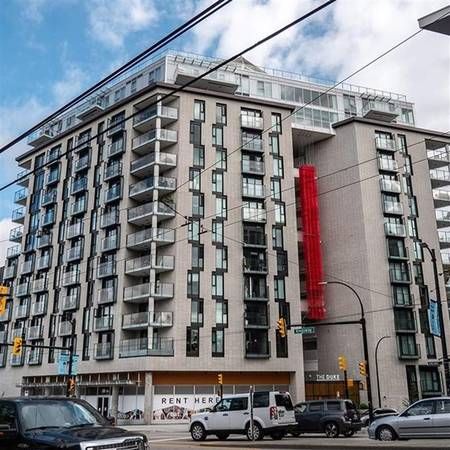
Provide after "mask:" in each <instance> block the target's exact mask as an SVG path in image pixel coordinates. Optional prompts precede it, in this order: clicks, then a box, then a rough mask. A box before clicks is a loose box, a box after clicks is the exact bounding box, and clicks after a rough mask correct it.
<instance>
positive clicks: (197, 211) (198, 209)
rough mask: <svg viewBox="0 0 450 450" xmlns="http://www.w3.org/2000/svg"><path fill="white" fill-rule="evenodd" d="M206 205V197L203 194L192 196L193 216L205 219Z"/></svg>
mask: <svg viewBox="0 0 450 450" xmlns="http://www.w3.org/2000/svg"><path fill="white" fill-rule="evenodd" d="M204 203H205V197H204V195H203V194H199V193H194V194H192V215H193V216H201V217H203V214H204Z"/></svg>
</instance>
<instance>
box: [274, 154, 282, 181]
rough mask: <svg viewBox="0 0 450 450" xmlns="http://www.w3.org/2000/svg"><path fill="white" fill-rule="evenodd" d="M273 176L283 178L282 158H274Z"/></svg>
mask: <svg viewBox="0 0 450 450" xmlns="http://www.w3.org/2000/svg"><path fill="white" fill-rule="evenodd" d="M273 174H274V176H276V177H283V176H284V171H283V158H282V157H281V156H276V157H275V156H274V157H273Z"/></svg>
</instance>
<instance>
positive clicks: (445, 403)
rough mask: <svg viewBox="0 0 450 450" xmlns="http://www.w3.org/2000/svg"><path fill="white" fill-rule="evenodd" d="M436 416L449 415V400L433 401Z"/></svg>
mask: <svg viewBox="0 0 450 450" xmlns="http://www.w3.org/2000/svg"><path fill="white" fill-rule="evenodd" d="M435 402H436V414H450V400H435Z"/></svg>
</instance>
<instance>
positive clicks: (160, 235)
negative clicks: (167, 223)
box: [127, 228, 175, 248]
mask: <svg viewBox="0 0 450 450" xmlns="http://www.w3.org/2000/svg"><path fill="white" fill-rule="evenodd" d="M174 241H175V230H172V229H170V228H145V229H144V230H140V231H137V232H136V233H133V234H129V235H128V236H127V247H128V248H139V247H142V248H146V247H148V246H149V245H150V244H151V243H152V242H156V243H159V244H171V243H173V242H174Z"/></svg>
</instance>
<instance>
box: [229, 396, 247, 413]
mask: <svg viewBox="0 0 450 450" xmlns="http://www.w3.org/2000/svg"><path fill="white" fill-rule="evenodd" d="M247 408H248V397H238V398H233V399H232V400H231V408H230V411H245V410H247Z"/></svg>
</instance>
